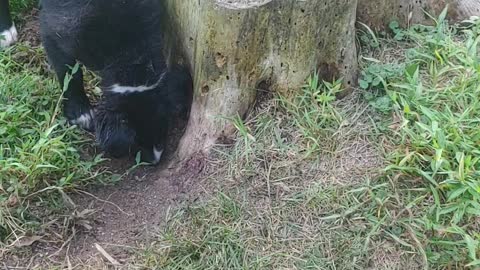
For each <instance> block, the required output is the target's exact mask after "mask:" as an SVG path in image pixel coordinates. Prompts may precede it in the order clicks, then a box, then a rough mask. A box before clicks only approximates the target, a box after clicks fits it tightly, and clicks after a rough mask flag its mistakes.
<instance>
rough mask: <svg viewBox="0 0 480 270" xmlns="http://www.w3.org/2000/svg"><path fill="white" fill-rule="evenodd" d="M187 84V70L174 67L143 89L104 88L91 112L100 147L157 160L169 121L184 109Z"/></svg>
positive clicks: (115, 152) (164, 145) (148, 160)
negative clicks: (93, 110)
mask: <svg viewBox="0 0 480 270" xmlns="http://www.w3.org/2000/svg"><path fill="white" fill-rule="evenodd" d="M191 88H192V80H191V77H190V75H189V73H188V72H187V71H186V70H185V69H176V70H174V71H171V72H168V73H166V74H165V75H164V76H163V77H162V81H161V82H159V83H158V84H157V85H156V86H155V87H152V88H151V89H148V90H146V91H138V92H135V91H131V92H127V93H118V92H109V91H105V94H104V97H103V100H102V102H101V103H100V104H99V106H98V107H97V111H96V116H95V123H96V127H95V130H96V136H97V142H98V143H99V145H100V147H101V148H102V149H103V150H105V151H106V152H107V153H110V154H111V155H112V156H114V157H123V156H126V155H128V154H129V153H132V152H133V153H135V152H136V151H138V150H140V151H141V157H142V160H143V161H145V162H149V163H153V164H157V163H158V162H159V161H160V159H161V157H162V153H163V151H164V150H165V147H166V142H167V134H168V129H169V126H170V123H171V121H172V120H175V119H176V118H177V117H179V116H180V115H186V113H187V111H188V107H189V106H188V103H189V94H190V92H191Z"/></svg>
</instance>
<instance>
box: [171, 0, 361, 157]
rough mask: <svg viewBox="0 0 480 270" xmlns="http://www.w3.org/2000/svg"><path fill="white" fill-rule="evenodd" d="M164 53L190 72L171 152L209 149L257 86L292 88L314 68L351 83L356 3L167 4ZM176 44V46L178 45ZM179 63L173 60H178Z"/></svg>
mask: <svg viewBox="0 0 480 270" xmlns="http://www.w3.org/2000/svg"><path fill="white" fill-rule="evenodd" d="M165 4H166V11H167V16H166V18H167V24H166V25H168V26H167V29H166V30H167V31H166V32H167V37H166V43H167V48H166V51H167V55H169V56H171V57H170V58H171V59H174V60H175V61H180V62H183V64H186V65H187V66H189V67H190V70H191V72H192V76H193V78H194V97H193V104H192V109H191V114H190V120H189V123H188V126H187V130H186V132H185V135H184V137H183V139H182V140H181V142H180V144H179V147H178V154H179V156H180V157H181V158H182V157H188V156H189V155H191V154H193V153H195V152H198V151H203V150H208V149H209V148H210V147H211V146H212V145H213V144H214V143H215V142H216V141H217V139H218V138H221V137H223V136H228V135H230V134H231V133H232V132H233V131H234V129H233V127H232V125H231V124H230V122H229V121H227V120H226V118H229V117H235V116H241V117H243V116H244V115H245V114H246V113H247V112H248V111H249V109H250V108H252V105H253V104H254V102H255V98H256V96H257V92H258V91H265V90H267V89H262V90H259V88H267V87H265V86H266V85H268V88H269V90H271V91H280V92H282V93H288V91H291V90H298V89H300V88H301V87H302V86H303V85H304V84H305V79H306V78H307V77H308V76H309V75H311V74H312V73H313V71H314V70H318V71H319V72H320V74H321V77H322V78H324V79H325V80H332V79H333V78H336V79H340V78H342V79H343V82H344V83H345V85H346V86H349V85H352V84H354V83H355V82H356V74H357V61H356V60H357V58H356V47H355V16H356V15H355V14H356V7H357V0H337V1H330V0H305V1H298V0H182V1H178V0H166V1H165ZM180 44H181V45H180ZM179 59H180V60H179Z"/></svg>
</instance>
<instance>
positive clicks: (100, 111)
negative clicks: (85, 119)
mask: <svg viewBox="0 0 480 270" xmlns="http://www.w3.org/2000/svg"><path fill="white" fill-rule="evenodd" d="M95 133H96V140H97V143H98V145H99V146H100V148H101V149H102V150H103V151H105V152H107V154H109V155H112V156H113V157H114V158H120V157H124V156H126V155H128V154H129V153H130V150H131V148H132V147H133V146H134V144H135V131H134V130H133V129H132V128H131V127H130V125H129V123H128V120H127V118H126V117H125V116H124V115H123V114H122V113H120V112H118V111H114V110H112V109H111V108H109V107H108V106H105V104H100V105H99V107H98V108H97V111H96V117H95Z"/></svg>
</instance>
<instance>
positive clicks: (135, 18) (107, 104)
mask: <svg viewBox="0 0 480 270" xmlns="http://www.w3.org/2000/svg"><path fill="white" fill-rule="evenodd" d="M0 1H4V0H0ZM161 2H162V1H159V0H135V1H133V0H42V1H41V4H40V5H41V6H40V8H41V11H40V32H41V37H42V42H43V45H44V47H45V49H46V52H47V55H48V58H49V61H50V63H51V65H52V66H53V68H54V70H55V72H56V74H57V76H58V80H59V82H60V85H61V87H62V88H63V86H64V85H63V84H64V79H65V76H66V74H67V72H69V71H70V68H69V66H70V67H72V66H74V65H75V64H76V63H77V61H78V62H80V63H81V64H83V65H85V66H86V67H87V68H89V69H91V70H94V71H96V72H97V73H98V74H99V75H100V77H101V79H102V81H101V88H102V90H103V93H104V97H103V100H102V101H101V102H100V104H99V106H98V107H97V108H96V109H95V110H93V108H92V106H91V104H90V102H89V100H88V98H87V96H86V94H85V92H84V86H83V74H82V71H81V69H79V70H78V71H77V72H76V73H74V74H73V77H72V80H71V81H70V83H69V84H68V87H67V89H66V91H65V93H64V97H65V98H66V99H65V102H64V113H65V115H66V117H67V119H68V120H69V121H70V122H71V123H73V124H77V125H79V126H81V127H82V128H84V129H87V130H94V129H95V131H96V137H97V142H98V143H99V145H100V146H101V147H102V148H103V149H104V150H105V151H107V152H108V153H110V154H112V155H113V156H114V157H122V156H125V155H127V154H128V153H129V152H131V151H132V150H134V149H136V148H137V147H139V148H140V149H141V150H142V159H143V160H144V161H148V162H152V163H157V162H158V161H159V160H158V155H159V153H160V152H162V151H163V149H164V147H165V142H166V136H167V130H168V127H169V122H170V120H171V119H172V115H175V113H176V112H179V111H185V110H187V109H188V108H187V100H188V95H189V91H191V85H192V81H191V77H190V74H189V73H188V71H187V70H186V69H183V68H175V69H172V70H168V69H167V66H166V63H165V57H164V55H163V48H162V46H163V40H162V32H161V29H162V25H161V21H160V19H161V16H162V14H161V13H162V12H163V11H162V5H161ZM7 4H8V3H7ZM145 88H148V90H144V89H145ZM139 89H140V90H142V89H143V91H141V92H133V91H132V90H139ZM120 92H122V93H120ZM92 120H93V121H92ZM155 150H156V151H157V153H155Z"/></svg>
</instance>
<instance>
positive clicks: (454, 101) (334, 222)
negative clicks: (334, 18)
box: [137, 13, 480, 269]
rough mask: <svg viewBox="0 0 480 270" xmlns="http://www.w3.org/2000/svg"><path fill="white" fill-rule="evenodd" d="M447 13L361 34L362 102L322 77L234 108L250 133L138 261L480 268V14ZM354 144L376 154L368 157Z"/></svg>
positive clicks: (218, 158)
mask: <svg viewBox="0 0 480 270" xmlns="http://www.w3.org/2000/svg"><path fill="white" fill-rule="evenodd" d="M444 16H445V13H443V14H442V15H441V16H440V17H439V18H438V19H435V22H436V24H435V25H434V26H414V27H411V28H410V29H400V28H399V27H398V25H397V24H395V23H392V24H391V28H392V31H393V33H394V37H393V38H390V37H389V36H388V35H387V36H378V37H377V36H375V37H373V38H372V36H371V35H372V34H373V32H372V31H366V32H365V33H364V34H361V35H360V36H361V40H362V42H364V43H365V41H369V42H367V43H366V44H365V45H364V47H363V49H362V54H363V60H362V65H361V66H362V73H361V78H360V81H359V82H360V87H361V91H360V92H361V98H359V99H356V98H355V97H353V98H352V100H342V101H336V100H335V97H334V93H336V92H338V91H340V90H341V89H340V88H338V85H339V84H338V83H333V84H331V83H322V82H320V81H319V80H318V78H316V77H312V78H310V79H309V81H308V84H307V85H306V86H305V87H304V88H303V90H302V91H300V92H299V93H298V95H297V96H295V97H278V98H275V99H274V100H273V101H271V102H269V103H268V104H264V105H263V106H261V109H257V111H256V112H255V113H254V115H255V117H253V118H252V119H248V120H247V121H246V122H242V121H241V120H239V119H233V120H234V121H232V123H233V124H234V126H235V127H237V129H238V131H239V132H238V134H237V136H238V139H237V140H236V142H235V143H234V144H233V145H232V146H229V147H225V146H218V147H217V148H216V151H217V152H216V154H215V155H213V157H212V160H210V163H211V164H213V165H211V166H210V168H209V169H208V170H207V171H206V172H205V179H204V180H203V181H202V183H205V184H204V185H203V188H204V189H206V190H207V191H206V195H205V199H204V200H203V201H202V202H201V203H194V204H188V205H185V206H184V207H182V208H181V209H180V210H179V211H178V212H177V213H176V214H174V215H173V216H171V217H170V219H169V223H168V226H167V228H166V229H165V230H164V231H163V232H162V233H160V234H159V236H158V239H159V240H158V242H157V243H154V244H152V245H151V246H149V247H148V248H147V249H146V251H145V252H144V253H140V254H139V256H138V258H137V266H144V267H147V268H152V269H275V268H277V269H422V268H423V269H473V268H476V267H478V265H479V264H480V260H479V256H480V246H479V243H480V242H479V241H480V239H479V238H480V234H479V233H478V232H479V231H480V228H479V222H478V220H479V213H480V212H479V211H480V202H479V199H480V194H479V192H480V182H479V176H480V174H479V168H480V167H479V164H480V163H479V162H480V155H479V154H480V150H479V138H480V133H479V132H480V129H478V126H479V119H480V106H479V104H480V103H479V100H480V95H479V94H480V92H479V91H480V90H479V89H480V81H479V79H480V74H479V72H480V68H479V67H480V66H479V64H478V63H479V61H478V60H479V58H478V51H479V50H478V49H479V46H478V42H479V40H480V23H479V22H471V24H470V25H469V27H468V28H462V27H460V26H458V25H457V26H452V25H448V23H447V21H446V20H445V17H444ZM365 35H366V37H365ZM357 144H360V145H361V147H358V146H357V147H349V145H350V146H351V145H357ZM372 146H373V147H374V148H375V149H376V151H375V150H372V151H370V152H367V153H365V151H364V152H363V153H362V151H359V152H358V153H355V151H354V150H357V151H358V149H370V147H372ZM345 152H348V153H349V154H352V153H353V156H356V155H355V154H358V155H357V156H360V157H367V156H374V157H375V158H373V160H370V161H369V162H366V163H363V164H362V163H360V164H361V165H360V166H359V167H360V168H359V167H355V166H356V165H355V164H357V166H358V163H359V162H361V161H360V159H358V158H357V160H356V161H351V159H352V157H351V156H348V155H347V156H345V155H344V154H345ZM348 161H351V163H350V164H347V165H345V164H343V163H348ZM365 164H366V165H369V166H370V169H371V170H362V169H365V168H364V166H365ZM362 165H363V166H362ZM338 167H340V169H338ZM352 171H355V173H353V174H350V175H349V174H348V173H347V174H346V172H352Z"/></svg>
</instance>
